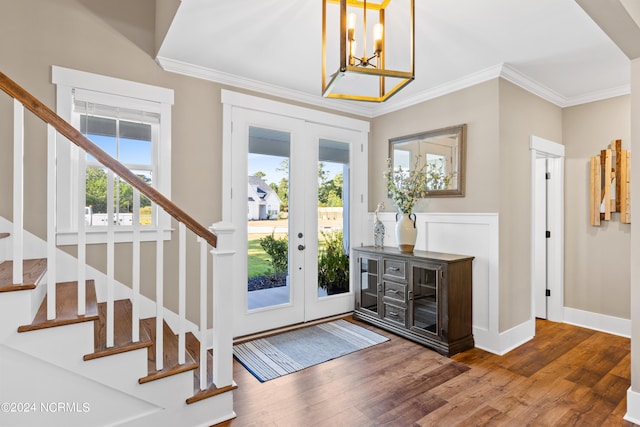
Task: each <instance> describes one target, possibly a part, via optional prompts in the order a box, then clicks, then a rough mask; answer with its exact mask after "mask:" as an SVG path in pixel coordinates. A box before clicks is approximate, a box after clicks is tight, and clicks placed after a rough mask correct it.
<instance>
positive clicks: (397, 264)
mask: <svg viewBox="0 0 640 427" xmlns="http://www.w3.org/2000/svg"><path fill="white" fill-rule="evenodd" d="M382 263H383V267H384V274H383V276H384V277H392V278H394V279H400V280H405V279H406V278H407V274H406V271H407V263H406V262H405V261H396V260H393V259H384V260H382Z"/></svg>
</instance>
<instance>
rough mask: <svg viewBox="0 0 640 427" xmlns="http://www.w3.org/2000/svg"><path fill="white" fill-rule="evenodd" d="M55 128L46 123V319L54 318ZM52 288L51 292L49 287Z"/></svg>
mask: <svg viewBox="0 0 640 427" xmlns="http://www.w3.org/2000/svg"><path fill="white" fill-rule="evenodd" d="M56 136H57V134H56V130H55V129H54V128H53V126H51V125H49V124H48V125H47V293H48V295H49V297H48V298H47V319H48V320H52V319H55V318H56V308H55V303H56V298H55V287H56V273H57V272H56ZM51 288H53V289H54V291H53V294H50V293H49V289H51Z"/></svg>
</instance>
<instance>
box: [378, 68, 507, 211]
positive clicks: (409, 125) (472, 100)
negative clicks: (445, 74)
mask: <svg viewBox="0 0 640 427" xmlns="http://www.w3.org/2000/svg"><path fill="white" fill-rule="evenodd" d="M463 123H466V124H467V180H466V196H465V197H438V198H436V197H434V198H429V199H427V200H426V202H421V204H420V205H419V206H418V207H417V210H418V212H497V210H498V203H499V197H498V194H497V192H495V191H492V190H491V189H493V188H496V187H497V186H498V179H499V176H498V80H492V81H488V82H485V83H481V84H478V85H475V86H472V87H469V88H467V89H463V90H460V91H457V92H455V93H451V94H449V95H446V96H442V97H439V98H435V99H432V100H430V101H426V102H423V103H421V104H418V105H415V106H412V107H408V108H405V109H403V110H400V111H396V112H393V113H389V114H385V115H383V116H379V117H376V118H375V119H373V121H372V126H371V137H370V145H369V210H370V211H373V210H375V208H376V206H377V205H378V203H379V202H381V201H384V202H385V210H386V211H388V212H392V211H394V210H395V209H394V207H393V204H392V202H391V200H390V199H387V193H386V188H385V183H384V178H383V175H382V174H383V172H384V170H385V169H386V167H387V158H388V157H389V139H391V138H394V137H399V136H404V135H411V134H414V133H418V132H425V131H428V130H434V129H440V128H443V127H448V126H454V125H459V124H463Z"/></svg>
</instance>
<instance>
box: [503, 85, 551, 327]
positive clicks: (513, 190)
mask: <svg viewBox="0 0 640 427" xmlns="http://www.w3.org/2000/svg"><path fill="white" fill-rule="evenodd" d="M499 81H500V87H499V90H500V97H499V103H500V135H499V138H500V153H499V171H500V172H499V173H500V179H499V187H498V188H499V189H500V191H498V193H499V197H500V201H499V207H500V208H499V212H500V332H503V331H506V330H508V329H510V328H512V327H514V326H517V325H519V324H521V323H523V322H525V321H527V320H528V319H529V318H530V317H531V157H530V156H531V154H530V151H529V146H530V139H531V136H532V135H535V136H538V137H541V138H545V139H548V140H551V141H554V142H557V143H562V110H561V109H560V107H557V106H555V105H553V104H551V103H550V102H547V101H545V100H543V99H541V98H539V97H537V96H535V95H532V94H531V93H530V92H527V91H525V90H523V89H521V88H520V87H518V86H516V85H514V84H512V83H510V82H508V81H506V80H503V79H500V80H499Z"/></svg>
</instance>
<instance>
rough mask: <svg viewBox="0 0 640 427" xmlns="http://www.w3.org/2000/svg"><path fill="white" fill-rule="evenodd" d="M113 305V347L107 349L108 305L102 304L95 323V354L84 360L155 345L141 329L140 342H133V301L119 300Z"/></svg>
mask: <svg viewBox="0 0 640 427" xmlns="http://www.w3.org/2000/svg"><path fill="white" fill-rule="evenodd" d="M113 303H114V304H113V312H114V325H113V344H114V345H113V347H107V324H106V322H107V303H106V302H101V303H98V315H99V319H98V320H97V321H96V322H95V323H94V333H93V337H94V352H93V353H89V354H86V355H85V356H84V360H91V359H96V358H99V357H105V356H110V355H112V354H119V353H124V352H127V351H131V350H137V349H141V348H146V347H149V346H150V345H152V344H153V343H152V342H151V337H150V336H149V334H148V333H147V331H146V330H145V329H144V328H140V340H139V341H138V342H133V341H132V339H131V338H132V335H131V331H132V325H131V318H132V317H133V314H132V304H131V301H130V300H128V299H126V300H117V301H114V302H113Z"/></svg>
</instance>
